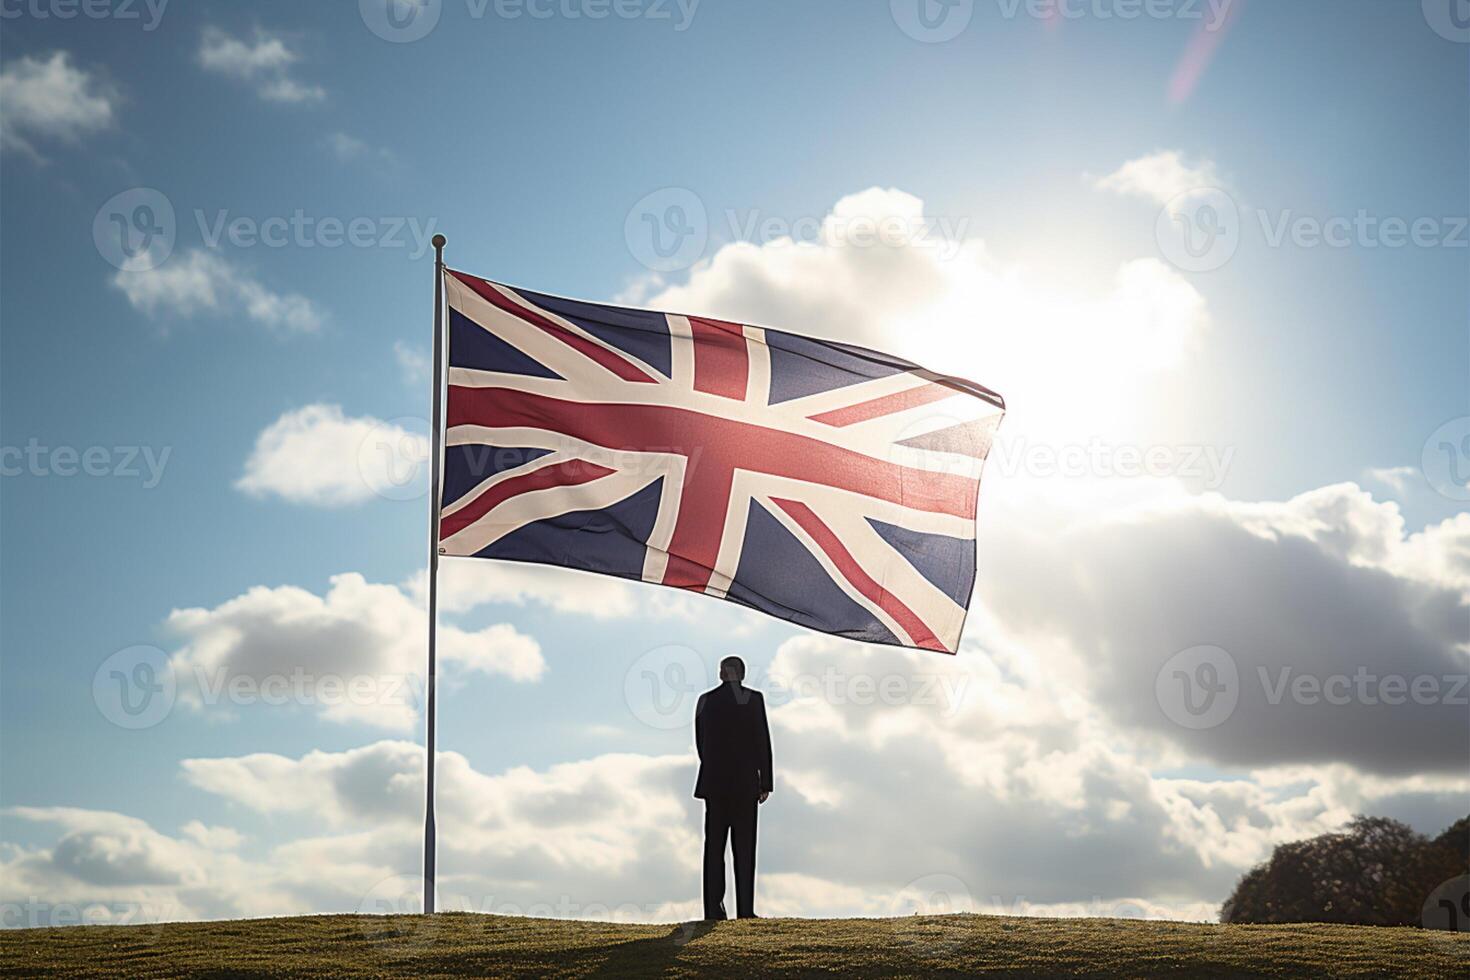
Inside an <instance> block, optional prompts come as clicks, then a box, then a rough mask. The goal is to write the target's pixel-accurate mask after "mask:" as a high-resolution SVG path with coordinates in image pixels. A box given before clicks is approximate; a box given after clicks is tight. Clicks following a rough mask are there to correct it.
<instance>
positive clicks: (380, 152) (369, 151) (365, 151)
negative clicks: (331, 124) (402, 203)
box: [323, 130, 398, 168]
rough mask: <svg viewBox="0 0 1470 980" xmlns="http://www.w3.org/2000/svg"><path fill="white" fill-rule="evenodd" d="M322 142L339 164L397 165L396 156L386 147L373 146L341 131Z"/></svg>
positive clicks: (328, 136)
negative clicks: (359, 162) (357, 162)
mask: <svg viewBox="0 0 1470 980" xmlns="http://www.w3.org/2000/svg"><path fill="white" fill-rule="evenodd" d="M323 142H324V143H325V144H326V146H327V149H329V150H331V152H332V155H333V156H335V157H336V158H337V160H338V161H339V162H341V163H353V162H356V161H371V162H374V163H377V164H378V165H380V166H382V167H385V168H392V167H396V166H397V165H398V155H397V154H396V153H394V152H393V151H392V150H390V149H388V148H387V147H379V146H373V145H371V144H370V143H368V142H366V141H365V140H361V139H358V138H357V137H356V136H353V135H351V134H350V133H344V132H342V131H341V130H337V131H336V132H332V133H328V134H327V135H326V136H325V137H324V138H323Z"/></svg>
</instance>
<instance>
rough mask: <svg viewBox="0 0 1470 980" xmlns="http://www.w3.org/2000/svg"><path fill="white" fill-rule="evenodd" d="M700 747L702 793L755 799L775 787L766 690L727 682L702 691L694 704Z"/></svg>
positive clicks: (704, 797) (696, 739)
mask: <svg viewBox="0 0 1470 980" xmlns="http://www.w3.org/2000/svg"><path fill="white" fill-rule="evenodd" d="M694 747H695V749H697V750H698V752H699V778H698V779H697V780H696V781H695V783H694V795H695V796H696V797H697V798H699V799H701V800H707V799H709V798H710V797H712V796H722V797H736V798H751V799H753V798H755V797H757V796H759V795H760V794H761V793H769V792H770V791H771V789H772V786H773V783H772V776H771V729H770V726H769V725H767V724H766V700H765V698H763V697H761V692H759V691H755V690H752V689H750V688H748V687H744V686H741V685H739V684H731V683H725V684H721V685H720V686H719V687H717V688H715V689H714V690H712V691H705V692H704V693H703V694H701V695H700V696H699V703H698V705H696V706H695V708H694Z"/></svg>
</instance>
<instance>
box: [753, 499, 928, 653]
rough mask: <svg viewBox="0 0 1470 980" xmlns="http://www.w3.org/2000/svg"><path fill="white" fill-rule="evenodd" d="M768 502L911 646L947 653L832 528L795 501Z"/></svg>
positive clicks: (922, 623)
mask: <svg viewBox="0 0 1470 980" xmlns="http://www.w3.org/2000/svg"><path fill="white" fill-rule="evenodd" d="M771 499H772V501H773V502H774V503H775V504H776V505H777V506H778V507H780V508H781V509H782V510H784V511H785V512H786V513H787V514H789V515H791V519H792V520H794V521H796V523H797V525H798V526H800V527H801V529H802V530H803V531H805V532H806V533H807V534H809V535H811V536H812V540H813V541H815V542H816V543H817V547H819V548H821V549H822V550H823V551H824V552H826V553H827V557H828V558H831V559H832V564H834V565H836V566H837V570H838V571H839V572H841V573H842V574H843V576H844V577H846V578H847V580H848V581H849V582H851V583H852V584H853V587H854V588H856V589H857V590H858V592H860V593H862V594H863V595H864V596H866V597H867V599H868V600H869V601H870V602H872V603H873V604H874V605H876V606H877V607H878V608H879V609H881V610H883V611H884V612H885V613H887V614H888V615H889V616H892V617H893V619H894V621H895V622H897V623H898V625H899V626H900V627H902V628H903V631H904V632H905V633H907V634H908V635H909V637H910V639H912V640H913V642H914V645H915V646H917V647H922V648H923V649H925V650H939V651H941V652H943V653H949V652H951V651H950V650H948V649H947V648H946V647H945V645H944V644H943V643H940V642H939V637H937V636H935V635H934V632H933V631H932V630H930V629H929V627H927V626H925V625H924V621H923V620H922V619H920V618H919V616H918V614H917V613H915V612H914V611H913V610H912V609H910V608H909V607H908V606H905V605H904V604H903V603H902V602H900V601H899V599H898V597H897V596H895V595H894V594H893V593H892V592H889V591H888V590H887V589H885V588H883V586H881V585H879V584H878V583H877V582H875V581H873V578H872V576H870V575H869V574H868V573H867V572H865V571H863V568H862V566H861V565H859V564H858V563H857V559H856V558H853V557H852V553H851V552H849V551H848V550H847V549H846V548H845V547H843V545H842V542H841V541H840V540H838V538H837V535H836V534H834V533H832V529H831V528H830V527H828V526H827V525H826V524H824V523H823V522H822V519H821V518H820V517H818V516H817V515H816V513H815V512H814V511H813V510H812V509H811V508H810V507H808V506H807V505H806V504H804V503H802V502H801V501H799V500H783V499H781V498H779V497H773V498H771Z"/></svg>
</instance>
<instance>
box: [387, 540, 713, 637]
mask: <svg viewBox="0 0 1470 980" xmlns="http://www.w3.org/2000/svg"><path fill="white" fill-rule="evenodd" d="M424 582H425V574H424V573H423V572H419V573H416V574H415V575H414V577H413V579H412V580H411V582H410V583H409V587H410V588H411V589H412V590H413V591H414V593H415V594H417V595H422V594H423V590H424ZM528 602H534V603H539V604H541V605H544V606H547V607H549V608H551V609H554V610H556V611H557V612H563V613H572V614H576V615H582V616H590V617H592V618H593V619H626V618H628V617H630V616H643V617H646V618H649V619H685V620H692V619H694V618H695V617H696V616H700V617H702V618H703V619H704V621H705V622H708V623H711V624H713V623H714V622H716V621H718V622H720V623H721V624H722V625H721V628H723V629H728V630H731V631H736V630H737V629H738V625H739V623H738V622H737V621H738V620H739V618H740V616H741V615H742V614H741V613H739V612H738V611H736V610H734V609H732V607H730V606H724V605H721V606H715V605H712V603H713V600H708V599H704V598H702V597H700V596H694V595H690V594H689V593H685V592H682V591H678V590H674V589H665V588H660V587H658V586H653V585H647V584H645V583H642V582H631V581H628V580H626V579H621V578H616V577H613V576H609V575H593V574H591V573H590V572H583V571H579V570H577V569H570V568H559V567H556V566H554V565H534V564H530V563H527V562H506V561H493V560H485V559H468V558H467V559H451V560H447V561H443V562H440V564H439V606H440V608H441V609H443V610H444V611H445V612H466V611H468V610H470V609H473V608H475V607H477V606H480V605H484V604H486V603H509V604H512V605H517V606H521V605H525V604H527V603H528Z"/></svg>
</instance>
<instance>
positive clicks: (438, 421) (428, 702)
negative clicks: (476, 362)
mask: <svg viewBox="0 0 1470 980" xmlns="http://www.w3.org/2000/svg"><path fill="white" fill-rule="evenodd" d="M445 243H446V239H445V237H444V236H443V235H435V236H434V238H433V244H434V397H433V406H434V407H433V418H432V419H431V420H430V423H429V669H428V672H427V674H426V675H425V678H424V729H425V732H424V753H425V755H424V759H425V767H424V914H425V915H430V914H432V913H433V912H434V864H435V860H434V858H435V851H436V849H437V847H438V838H437V834H436V831H435V827H434V751H435V750H434V734H435V733H434V728H435V722H436V720H437V717H436V713H435V704H434V688H435V686H436V681H437V676H436V665H435V658H434V641H435V639H436V634H437V633H438V630H439V466H440V455H441V453H442V452H443V450H442V448H441V443H442V434H441V433H442V431H443V405H442V400H443V389H444V245H445Z"/></svg>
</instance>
